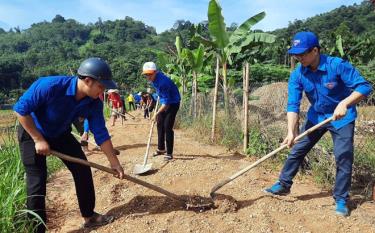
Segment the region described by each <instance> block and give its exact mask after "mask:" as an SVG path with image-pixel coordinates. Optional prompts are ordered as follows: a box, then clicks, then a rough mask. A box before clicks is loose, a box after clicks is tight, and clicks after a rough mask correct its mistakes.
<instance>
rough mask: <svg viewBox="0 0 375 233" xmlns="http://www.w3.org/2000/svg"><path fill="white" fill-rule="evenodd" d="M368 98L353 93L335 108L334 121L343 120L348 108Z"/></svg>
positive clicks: (355, 92)
mask: <svg viewBox="0 0 375 233" xmlns="http://www.w3.org/2000/svg"><path fill="white" fill-rule="evenodd" d="M365 98H366V96H365V95H363V94H361V93H359V92H357V91H353V92H352V94H350V95H349V96H348V97H346V98H345V99H343V100H342V101H340V103H339V104H338V105H337V107H336V108H335V111H334V112H333V120H338V119H341V118H343V117H344V116H345V115H346V112H347V110H348V107H350V106H352V105H355V104H357V103H359V102H360V101H361V100H363V99H365Z"/></svg>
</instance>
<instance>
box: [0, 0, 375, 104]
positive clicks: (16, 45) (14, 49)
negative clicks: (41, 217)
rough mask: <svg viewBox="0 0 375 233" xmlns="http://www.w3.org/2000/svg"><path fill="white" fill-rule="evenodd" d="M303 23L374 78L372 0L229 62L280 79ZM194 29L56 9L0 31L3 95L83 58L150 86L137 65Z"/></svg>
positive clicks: (135, 85)
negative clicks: (84, 17)
mask: <svg viewBox="0 0 375 233" xmlns="http://www.w3.org/2000/svg"><path fill="white" fill-rule="evenodd" d="M202 10H204V9H202ZM266 17H267V16H266ZM171 26H172V25H171ZM236 27H237V25H236V24H232V25H230V27H229V28H228V31H234V29H236ZM302 29H310V30H312V31H314V32H316V33H317V34H318V35H319V36H320V38H321V43H322V47H323V51H324V52H326V53H330V54H334V55H343V54H340V53H339V50H338V49H337V46H336V41H337V38H338V36H341V41H342V45H343V51H344V53H345V54H344V57H346V58H347V59H350V60H351V61H352V62H353V63H355V64H356V65H358V66H359V67H360V69H361V70H362V71H363V72H364V73H365V74H366V75H367V76H369V78H371V79H375V78H374V76H375V75H374V70H375V61H374V57H375V12H374V7H373V5H371V3H370V2H369V1H364V2H362V3H361V4H360V5H356V4H355V5H352V6H342V7H340V8H337V9H335V10H333V11H331V12H327V13H324V14H321V15H317V16H314V17H312V18H308V19H306V20H303V21H302V20H296V21H294V22H291V23H290V24H289V26H288V27H287V28H283V29H278V30H275V31H273V32H270V33H272V34H274V35H276V36H277V39H276V41H275V42H274V43H273V44H265V45H259V46H258V47H257V48H256V50H254V49H252V50H246V51H244V52H242V53H240V54H237V55H236V56H234V57H233V58H232V60H233V63H232V64H241V63H242V61H245V60H247V61H250V63H251V64H253V65H254V64H255V63H259V64H264V65H262V66H259V65H254V67H255V69H252V72H253V74H254V76H253V78H254V79H256V80H257V81H260V82H262V81H272V80H276V79H284V80H285V79H286V78H287V77H288V68H287V66H289V57H288V56H287V54H286V49H287V47H288V45H289V42H290V39H291V36H292V35H293V34H294V33H295V32H296V31H299V30H302ZM197 30H199V34H200V35H202V36H206V35H208V29H207V22H202V23H201V24H200V27H199V28H198V29H197V28H195V27H194V25H193V24H192V23H191V22H189V21H185V20H180V21H177V22H176V23H175V25H173V27H172V28H171V29H170V30H168V31H165V32H163V33H161V34H157V33H156V30H155V29H154V28H153V27H149V26H147V25H145V24H144V23H143V22H141V21H138V20H135V19H132V18H130V17H127V16H124V19H121V20H115V21H102V20H101V19H100V18H99V19H98V20H97V21H96V22H95V23H92V24H87V25H85V24H82V23H79V22H77V21H76V20H74V19H65V18H64V17H63V16H61V15H56V17H55V18H54V19H53V20H52V21H51V22H46V21H45V22H40V23H36V24H33V25H32V26H31V27H30V28H28V29H26V30H20V29H19V28H12V29H11V30H9V31H4V30H3V29H0V92H1V93H0V97H1V96H3V97H4V95H6V96H14V97H17V93H19V92H21V91H22V89H25V88H27V87H28V86H29V85H30V83H32V82H33V81H34V80H35V79H36V78H37V77H39V76H45V75H54V74H71V73H74V72H75V69H77V67H78V65H79V63H80V61H82V60H83V59H84V58H87V57H89V56H99V57H103V58H105V59H106V60H108V61H109V63H110V65H111V67H112V69H113V74H114V79H115V80H116V81H117V82H118V83H119V84H120V86H121V88H122V89H124V90H127V91H130V90H132V91H136V90H137V89H139V88H144V87H146V86H147V84H146V81H145V80H144V79H142V78H140V72H139V71H140V67H141V65H142V63H143V62H145V61H148V60H153V59H156V57H157V56H159V57H160V56H162V57H163V56H164V57H166V56H170V57H174V56H175V55H176V48H175V39H176V36H178V35H180V36H181V38H182V43H183V45H184V46H185V47H186V48H189V49H195V48H197V47H198V45H199V43H194V42H192V40H190V39H191V38H192V36H194V34H195V33H196V32H197ZM158 62H161V61H158ZM212 64H213V63H212ZM212 70H213V68H212V69H209V68H208V69H206V70H205V71H204V72H203V73H205V74H206V75H203V78H201V79H200V80H199V81H200V82H202V85H203V86H204V85H206V86H207V87H210V86H211V84H210V83H212V79H211V78H210V77H211V74H212ZM169 72H173V69H170V70H169ZM238 74H241V65H237V66H236V65H232V66H229V73H228V75H229V76H231V75H232V76H233V77H235V78H234V79H233V82H236V81H239V82H242V81H240V80H239V79H238V78H240V77H238V78H236V76H237V75H238ZM188 75H191V74H188ZM202 85H201V86H202ZM0 99H2V100H4V98H0Z"/></svg>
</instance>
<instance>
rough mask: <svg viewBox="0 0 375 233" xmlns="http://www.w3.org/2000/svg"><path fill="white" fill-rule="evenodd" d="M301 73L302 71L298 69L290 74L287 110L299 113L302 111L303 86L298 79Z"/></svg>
mask: <svg viewBox="0 0 375 233" xmlns="http://www.w3.org/2000/svg"><path fill="white" fill-rule="evenodd" d="M299 74H300V73H299V72H298V71H297V70H295V71H294V72H293V73H291V74H290V78H289V82H288V104H287V109H286V110H287V112H295V113H299V111H300V105H301V99H302V91H303V87H302V84H301V83H300V81H299V80H298V77H299Z"/></svg>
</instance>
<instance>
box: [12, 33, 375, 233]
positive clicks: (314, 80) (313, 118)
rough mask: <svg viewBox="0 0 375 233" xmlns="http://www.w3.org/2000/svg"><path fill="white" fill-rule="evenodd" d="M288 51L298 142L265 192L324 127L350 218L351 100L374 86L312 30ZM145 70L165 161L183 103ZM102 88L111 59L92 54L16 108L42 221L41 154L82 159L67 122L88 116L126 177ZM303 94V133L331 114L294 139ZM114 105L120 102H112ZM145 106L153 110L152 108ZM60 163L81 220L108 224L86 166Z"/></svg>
mask: <svg viewBox="0 0 375 233" xmlns="http://www.w3.org/2000/svg"><path fill="white" fill-rule="evenodd" d="M288 52H289V54H291V55H292V56H294V57H295V58H296V59H297V60H298V61H299V63H300V64H299V65H298V66H297V68H296V69H295V70H294V71H293V72H292V73H291V75H290V79H289V84H288V85H289V87H288V104H287V121H288V132H287V136H286V138H285V140H284V142H283V143H284V144H287V145H288V146H289V147H292V146H293V144H295V145H294V146H293V147H292V150H291V152H290V155H289V156H288V158H287V160H286V162H285V164H284V167H283V169H282V171H281V174H280V177H279V180H278V181H277V182H276V183H275V184H274V185H273V186H272V187H270V188H268V189H266V190H265V191H266V192H268V193H271V194H273V195H286V194H288V193H289V192H290V189H291V186H292V184H293V181H292V180H293V178H294V177H295V175H296V174H297V172H298V169H299V167H300V165H301V163H302V161H303V159H304V157H305V156H306V154H307V153H308V152H309V150H310V149H311V148H312V147H313V146H314V145H315V144H316V143H317V142H318V141H319V139H320V138H321V137H322V136H323V135H324V134H325V133H326V132H327V131H329V132H330V133H331V135H332V139H333V144H334V155H335V159H336V167H337V173H336V184H335V187H334V190H333V196H334V199H335V201H336V209H335V211H336V213H337V214H339V215H343V216H347V215H349V209H348V205H347V202H348V199H349V190H350V186H351V174H352V165H353V159H354V156H353V137H354V122H355V119H356V116H357V112H356V108H355V105H356V104H357V103H358V102H359V101H361V100H362V99H364V98H366V96H368V95H369V94H370V93H371V91H372V87H371V85H370V84H369V83H368V82H367V81H366V80H365V79H364V78H363V77H362V76H361V74H360V73H359V72H358V70H357V69H355V68H354V67H353V66H352V65H351V64H350V63H349V62H348V61H345V60H343V59H341V58H337V57H331V56H327V55H323V54H321V53H320V45H319V41H318V38H317V36H316V35H315V34H314V33H312V32H299V33H297V34H296V35H295V36H294V38H293V40H292V45H291V48H290V49H289V50H288ZM142 74H143V75H144V77H145V78H146V79H147V80H148V81H149V82H150V83H151V84H152V86H153V87H154V88H155V90H156V92H157V94H158V96H159V101H160V105H161V106H160V108H158V109H157V110H156V112H155V115H153V118H152V120H155V121H156V122H157V129H158V147H157V150H156V152H155V153H154V155H155V156H157V155H164V158H165V160H171V159H173V145H174V132H173V125H174V122H175V118H176V114H177V112H178V110H179V106H180V101H181V98H180V94H179V91H178V88H177V86H176V85H175V84H174V83H173V81H172V80H171V79H170V78H168V77H167V76H166V75H165V74H164V73H162V72H161V71H158V70H157V68H156V65H155V63H153V62H146V63H145V64H144V65H143V70H142ZM106 88H107V89H116V84H115V83H114V82H113V81H112V73H111V70H110V68H109V65H108V64H107V63H106V62H105V61H104V60H102V59H100V58H89V59H87V60H85V61H83V62H82V64H81V65H80V67H79V69H78V76H76V77H69V76H53V77H52V76H51V77H43V78H40V79H38V80H37V81H36V82H34V83H33V84H32V85H31V87H30V88H29V89H28V90H27V91H26V92H25V93H24V95H23V96H22V97H21V98H20V99H19V100H18V102H17V103H16V105H15V106H14V110H15V112H16V113H17V116H18V119H19V122H20V126H19V129H18V139H19V144H20V150H21V158H22V162H23V164H24V167H25V171H26V186H27V208H28V209H30V210H32V211H34V212H35V213H36V214H38V215H39V216H40V217H41V218H42V219H43V220H44V221H45V220H46V211H45V195H46V178H47V169H46V157H45V155H49V154H50V152H51V150H52V149H53V150H56V151H59V152H62V153H65V154H68V155H71V156H74V157H77V158H81V159H85V160H86V156H85V154H84V153H83V152H82V149H81V146H80V143H79V142H78V141H77V140H76V139H75V138H74V137H73V136H72V134H71V124H72V122H73V121H74V120H76V119H77V118H85V119H87V121H88V123H89V125H90V130H91V131H92V133H93V134H94V137H95V141H96V143H97V144H98V145H100V147H101V149H102V151H103V152H104V154H105V155H106V156H107V158H108V161H109V162H110V165H111V167H112V169H113V170H114V171H116V173H117V177H119V178H123V177H124V170H123V167H122V165H121V163H120V161H119V159H118V158H117V156H116V155H115V154H114V148H113V145H112V142H111V138H110V136H109V134H108V130H107V128H106V126H105V121H104V116H103V102H102V101H100V99H99V96H100V95H101V94H102V93H103V92H104V90H105V89H106ZM303 92H305V93H306V95H307V98H308V99H309V101H310V103H311V107H310V109H309V111H308V114H307V119H306V122H305V124H304V126H303V127H302V128H301V132H303V131H305V130H308V129H309V128H311V127H312V126H313V125H315V124H317V123H319V122H322V121H323V120H325V119H327V118H329V117H333V118H334V121H333V122H331V123H329V124H327V125H325V126H323V127H322V128H320V129H318V130H316V131H314V132H312V133H311V134H310V135H308V136H306V137H305V138H303V139H301V140H300V141H298V142H294V139H295V138H296V136H297V134H298V119H299V117H298V116H299V109H300V108H299V107H300V102H301V98H302V93H303ZM116 98H117V97H116ZM145 98H146V97H145ZM130 100H132V101H130ZM116 101H118V98H117V100H116ZM128 102H129V104H131V103H132V102H133V103H134V98H131V97H130V99H129V97H128ZM144 102H145V103H146V105H147V104H148V103H149V100H148V99H145V100H144ZM131 105H132V104H131ZM118 106H120V104H117V105H116V107H118ZM133 107H134V106H133ZM150 107H151V106H150ZM148 110H149V111H148V112H150V111H152V110H151V108H149V109H148ZM145 117H146V115H145ZM63 162H64V163H65V165H66V166H67V167H68V169H69V170H70V172H71V173H72V175H73V178H74V183H75V187H76V193H77V198H78V205H79V208H80V211H81V215H82V217H83V218H84V222H85V223H84V226H85V227H92V226H98V225H104V224H107V223H110V222H112V221H113V217H111V216H108V215H102V214H98V213H96V212H95V211H94V208H95V192H94V183H93V180H92V174H91V170H90V168H89V167H85V166H83V165H79V164H75V163H72V162H68V161H63ZM36 231H37V232H44V231H45V226H44V225H43V224H39V225H38V227H37V230H36Z"/></svg>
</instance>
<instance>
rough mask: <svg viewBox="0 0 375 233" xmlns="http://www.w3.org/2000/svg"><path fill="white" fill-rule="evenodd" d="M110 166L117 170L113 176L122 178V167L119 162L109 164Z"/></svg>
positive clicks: (123, 174) (123, 175)
mask: <svg viewBox="0 0 375 233" xmlns="http://www.w3.org/2000/svg"><path fill="white" fill-rule="evenodd" d="M111 168H112V169H113V170H115V171H116V172H117V175H115V177H117V178H119V179H124V177H125V173H124V169H123V168H122V166H121V165H120V164H119V163H117V164H111Z"/></svg>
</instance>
